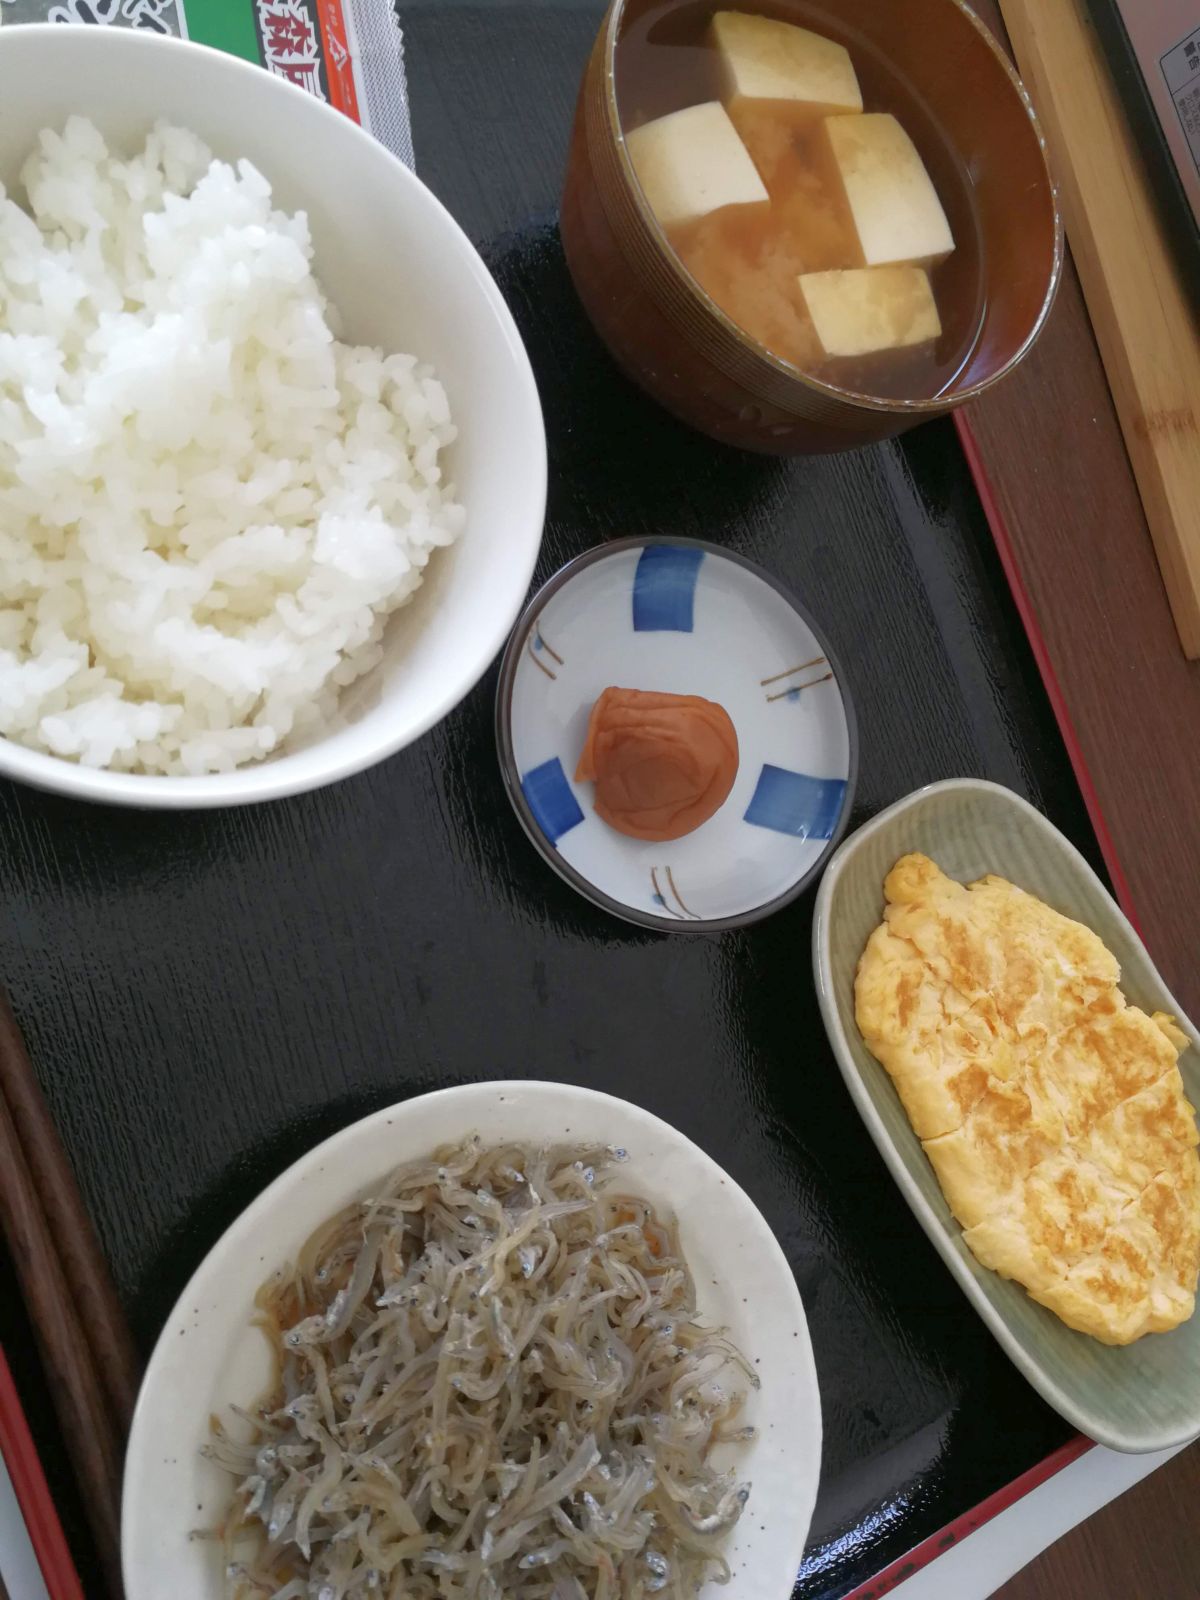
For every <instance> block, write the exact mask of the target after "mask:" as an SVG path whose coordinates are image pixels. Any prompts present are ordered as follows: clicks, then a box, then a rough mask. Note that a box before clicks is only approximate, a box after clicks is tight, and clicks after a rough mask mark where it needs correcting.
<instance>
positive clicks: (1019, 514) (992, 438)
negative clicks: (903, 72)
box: [964, 0, 1200, 1600]
mask: <svg viewBox="0 0 1200 1600" xmlns="http://www.w3.org/2000/svg"><path fill="white" fill-rule="evenodd" d="M975 9H976V10H977V11H978V12H979V14H980V15H981V16H982V17H983V18H984V19H985V21H987V22H988V24H989V25H990V26H991V27H993V28H994V29H995V30H996V32H997V33H998V34H999V35H1000V36H1001V37H1004V32H1003V25H1002V23H1001V20H1000V16H999V11H998V8H997V6H996V5H995V4H994V3H993V0H975ZM964 420H965V422H966V430H965V435H964V442H965V443H966V445H967V447H968V451H969V452H970V451H972V450H973V451H974V453H975V456H976V460H975V465H976V467H977V470H981V471H982V474H983V476H984V478H985V480H986V483H987V485H988V486H989V487H990V490H991V496H992V499H993V501H994V506H993V507H992V510H993V511H994V513H995V520H994V523H993V526H994V528H995V531H996V532H997V534H998V537H999V542H1000V544H1001V551H1002V555H1003V556H1004V557H1005V559H1006V563H1009V564H1010V579H1013V580H1015V583H1014V587H1015V589H1016V592H1017V599H1018V603H1019V604H1020V605H1021V606H1022V609H1023V610H1024V612H1025V614H1026V620H1027V622H1028V623H1030V624H1032V629H1033V632H1034V634H1035V649H1036V650H1037V652H1038V654H1039V658H1040V659H1039V665H1040V666H1041V667H1042V670H1043V675H1044V676H1045V678H1046V680H1047V687H1048V689H1049V691H1050V695H1051V699H1052V701H1053V702H1054V704H1055V711H1056V714H1057V715H1058V716H1059V721H1060V725H1062V727H1063V731H1064V733H1065V734H1066V736H1067V740H1068V743H1069V744H1070V745H1071V746H1072V754H1073V758H1074V759H1075V761H1076V767H1077V771H1078V772H1079V775H1080V779H1081V783H1082V785H1083V787H1084V791H1085V796H1086V797H1087V799H1088V801H1089V808H1090V809H1091V810H1092V816H1093V822H1094V823H1095V825H1096V827H1097V832H1098V833H1099V835H1100V838H1101V843H1102V844H1103V845H1104V846H1105V851H1106V855H1107V857H1108V862H1109V869H1110V872H1111V873H1112V875H1113V878H1114V881H1115V883H1116V885H1117V888H1118V892H1119V893H1120V894H1121V897H1122V899H1123V900H1124V901H1125V903H1126V909H1127V910H1130V911H1131V912H1132V914H1133V916H1134V920H1135V921H1136V922H1137V923H1138V925H1139V927H1140V929H1141V931H1142V933H1143V935H1144V937H1145V939H1146V942H1147V944H1148V946H1149V948H1150V951H1151V954H1152V955H1153V957H1154V959H1155V961H1156V963H1157V964H1158V966H1159V968H1160V969H1161V971H1162V973H1163V975H1164V976H1165V978H1166V980H1167V982H1168V984H1169V985H1170V987H1171V989H1172V990H1173V992H1174V994H1175V995H1176V997H1177V999H1178V1000H1179V1001H1180V1004H1181V1006H1182V1007H1183V1009H1184V1010H1185V1011H1186V1012H1188V1013H1189V1014H1190V1015H1191V1017H1192V1018H1193V1019H1200V966H1198V964H1197V962H1196V959H1195V954H1196V951H1197V949H1198V948H1200V825H1198V821H1200V738H1198V737H1197V730H1198V729H1200V663H1196V662H1188V661H1187V660H1186V659H1185V658H1184V655H1183V652H1182V650H1181V648H1180V645H1179V641H1178V637H1177V635H1176V632H1175V627H1174V624H1173V622H1172V618H1171V612H1170V608H1169V605H1168V602H1167V596H1166V592H1165V590H1164V588H1163V583H1162V578H1161V575H1160V573H1159V569H1158V564H1157V561H1156V559H1155V555H1154V548H1153V545H1152V543H1151V539H1150V533H1149V530H1148V528H1147V525H1146V519H1145V516H1144V515H1143V512H1142V506H1141V501H1140V499H1139V496H1138V491H1137V486H1136V483H1135V481H1134V478H1133V473H1132V470H1131V468H1130V465H1129V459H1128V456H1127V454H1126V451H1125V445H1124V441H1123V438H1122V435H1121V430H1120V425H1119V423H1118V421H1117V417H1116V413H1115V411H1114V409H1113V402H1112V396H1111V394H1110V392H1109V388H1108V383H1107V381H1106V378H1105V374H1104V368H1103V365H1102V363H1101V360H1100V356H1099V352H1098V350H1097V348H1096V343H1095V339H1094V337H1093V333H1092V327H1091V323H1090V320H1089V318H1088V314H1087V308H1086V306H1085V304H1084V300H1083V296H1082V293H1081V290H1080V287H1079V281H1078V278H1077V277H1076V274H1075V270H1074V266H1073V265H1072V264H1071V263H1070V262H1068V269H1067V274H1066V278H1065V281H1064V283H1063V286H1062V290H1061V293H1060V295H1059V299H1058V304H1057V306H1056V307H1055V311H1054V313H1053V315H1052V317H1051V319H1050V322H1049V325H1048V327H1047V329H1046V332H1045V334H1044V335H1043V337H1042V339H1041V341H1040V342H1039V344H1038V346H1037V347H1036V349H1035V350H1034V351H1033V353H1032V354H1031V355H1030V357H1029V359H1028V360H1027V361H1026V362H1025V364H1024V366H1023V367H1022V368H1021V369H1020V370H1019V371H1018V372H1017V373H1016V374H1014V376H1013V378H1012V379H1011V381H1009V382H1007V383H1005V384H1002V385H1001V386H1000V387H999V388H998V389H996V390H995V391H993V392H992V393H991V394H990V395H988V396H987V397H986V398H985V399H984V400H982V401H980V402H979V403H977V404H976V405H975V406H974V407H972V408H971V409H970V411H969V413H968V414H967V415H966V417H965V419H964ZM1163 425H1164V426H1166V425H1168V421H1167V419H1163ZM1169 425H1170V426H1181V425H1186V427H1187V428H1188V429H1189V430H1190V431H1191V432H1192V434H1193V435H1195V434H1196V432H1197V427H1196V417H1195V414H1194V413H1189V414H1188V416H1187V417H1186V418H1185V419H1179V418H1174V419H1171V420H1170V422H1169ZM1196 448H1197V450H1200V437H1198V438H1197V439H1196ZM1196 514H1197V516H1198V517H1200V506H1198V507H1197V508H1196ZM1048 526H1049V527H1058V528H1062V529H1065V530H1071V532H1070V534H1069V535H1068V536H1066V537H1060V538H1056V539H1048V538H1047V537H1046V532H1045V530H1046V529H1047V527H1048ZM1005 546H1007V548H1005ZM1198 1505H1200V1445H1197V1446H1193V1447H1192V1448H1191V1449H1190V1450H1187V1451H1184V1452H1183V1454H1182V1455H1180V1456H1178V1457H1177V1458H1176V1459H1175V1460H1173V1461H1171V1462H1169V1463H1168V1465H1167V1466H1165V1467H1163V1468H1160V1469H1159V1470H1158V1471H1157V1472H1156V1473H1154V1474H1152V1476H1151V1477H1149V1478H1148V1479H1146V1480H1145V1481H1144V1482H1142V1483H1141V1484H1139V1485H1137V1487H1136V1488H1134V1489H1132V1490H1130V1491H1129V1492H1128V1493H1127V1494H1125V1495H1122V1496H1121V1497H1120V1498H1119V1499H1118V1500H1116V1501H1114V1502H1113V1503H1112V1504H1111V1505H1109V1506H1107V1507H1105V1508H1104V1510H1102V1511H1100V1512H1098V1513H1097V1514H1096V1516H1094V1517H1093V1518H1091V1519H1090V1520H1089V1521H1088V1522H1086V1523H1084V1524H1083V1525H1082V1526H1081V1527H1079V1528H1077V1529H1075V1530H1074V1531H1073V1532H1072V1533H1070V1534H1068V1535H1067V1536H1066V1538H1064V1539H1062V1540H1060V1541H1059V1543H1057V1544H1056V1545H1054V1546H1052V1547H1051V1549H1050V1550H1048V1551H1047V1552H1046V1553H1045V1554H1044V1555H1042V1556H1041V1557H1039V1559H1038V1560H1036V1561H1035V1562H1033V1563H1031V1565H1030V1566H1028V1567H1027V1568H1026V1569H1025V1570H1024V1571H1023V1572H1022V1573H1020V1574H1019V1575H1018V1576H1017V1577H1016V1578H1014V1579H1013V1580H1012V1581H1011V1582H1010V1583H1008V1584H1006V1585H1005V1586H1004V1587H1003V1588H1002V1589H1001V1590H999V1591H998V1597H997V1600H1194V1597H1196V1596H1200V1516H1198V1515H1197V1510H1196V1508H1197V1506H1198Z"/></svg>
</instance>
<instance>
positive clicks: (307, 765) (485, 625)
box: [0, 25, 546, 807]
mask: <svg viewBox="0 0 1200 1600" xmlns="http://www.w3.org/2000/svg"><path fill="white" fill-rule="evenodd" d="M0 106H3V108H4V114H3V116H2V117H0V183H3V184H5V185H6V186H8V187H11V186H13V184H14V183H15V179H16V176H17V173H18V170H19V168H20V166H21V164H22V163H23V162H24V160H25V158H26V157H27V156H28V154H29V152H30V150H31V148H32V146H33V143H34V140H35V138H36V135H37V133H38V132H39V131H40V130H41V129H42V128H44V127H48V126H61V125H62V124H63V123H64V122H65V121H66V119H67V117H68V116H70V115H71V114H72V113H78V114H80V115H83V116H86V117H89V118H90V119H91V120H92V121H93V122H95V123H96V125H97V126H98V127H99V128H100V131H101V132H102V133H103V134H104V135H105V137H106V139H108V140H109V142H110V143H112V144H114V145H117V146H127V147H130V148H132V147H134V146H137V145H140V144H141V142H143V141H144V138H145V135H146V133H147V132H148V131H149V129H150V127H151V126H152V124H153V123H154V122H155V121H156V120H158V119H160V118H163V117H165V118H167V119H168V120H170V121H171V122H174V123H178V124H180V125H182V126H184V127H187V128H190V129H192V130H193V131H194V132H195V133H197V134H199V135H200V137H201V138H202V139H204V140H205V141H206V142H207V143H208V144H209V145H210V146H211V147H212V149H213V151H214V153H215V154H216V155H217V156H219V157H222V158H225V159H230V160H236V159H238V158H239V157H246V158H248V159H249V160H250V161H252V162H253V163H254V164H255V165H256V166H257V167H259V168H260V170H261V171H262V172H263V173H264V175H265V176H266V177H267V179H268V180H269V181H270V183H271V185H272V188H273V191H274V202H275V204H276V205H278V206H280V207H282V208H283V209H286V210H301V209H302V210H305V211H307V213H308V215H309V219H310V223H311V227H312V235H313V242H314V247H315V269H316V273H317V277H318V279H319V281H320V283H321V286H322V288H323V289H324V290H325V291H326V293H327V294H328V296H329V297H330V299H331V300H332V302H333V303H334V304H335V305H336V306H337V308H338V310H339V313H340V317H341V322H342V330H341V333H342V337H343V338H346V339H348V340H350V341H353V342H359V343H365V344H373V345H381V346H383V347H384V349H385V350H386V351H403V352H407V353H412V354H415V355H416V356H418V357H419V359H421V360H422V361H428V362H431V363H432V364H433V366H434V368H435V369H436V372H437V375H438V377H439V379H440V380H441V381H442V383H443V384H444V386H445V388H446V391H447V394H448V397H449V400H450V407H451V413H452V416H453V418H454V421H455V423H456V424H457V426H458V429H459V438H458V440H457V441H456V442H455V444H454V445H453V446H452V447H451V449H450V450H449V452H448V453H447V462H448V470H449V474H450V476H451V477H452V478H453V479H454V481H455V483H456V484H457V486H458V492H459V496H460V498H461V499H462V501H463V503H464V504H465V505H466V508H467V524H466V529H465V531H464V532H463V534H462V535H461V536H460V537H459V539H458V540H457V542H456V543H455V544H454V545H453V546H451V547H450V548H449V549H448V550H439V551H437V552H436V553H435V556H434V558H433V559H432V560H431V562H430V571H429V576H428V577H427V579H426V581H425V583H424V585H423V586H422V588H421V590H420V592H419V593H418V595H417V596H416V598H415V599H414V601H413V602H412V603H411V604H410V605H408V606H406V607H404V608H403V609H402V610H401V611H399V612H397V613H396V615H395V616H394V617H393V618H392V619H391V621H390V623H389V626H388V629H387V633H386V635H385V640H384V646H385V655H384V660H383V661H382V663H381V664H380V665H379V666H378V667H376V668H374V669H373V670H372V671H371V672H370V673H368V674H367V675H366V676H365V677H363V678H362V679H360V680H359V682H357V683H356V684H354V685H352V686H351V688H350V689H349V690H348V691H347V692H346V693H345V694H344V695H343V697H342V701H341V704H340V706H339V712H338V718H337V720H336V723H335V724H334V725H333V726H331V727H330V728H329V729H328V730H327V731H326V732H325V733H324V734H323V735H322V736H321V737H320V738H318V739H316V740H314V741H313V742H311V743H309V744H308V745H307V746H304V747H299V748H295V749H288V750H285V751H284V752H283V753H281V754H278V755H276V756H273V757H272V758H270V759H269V760H267V761H264V762H259V763H256V764H252V765H249V766H245V767H241V768H239V769H237V770H236V771H234V772H232V773H229V774H214V775H211V776H205V777H194V778H192V777H150V776H139V775H136V774H128V773H111V772H108V771H105V770H100V769H89V768H84V767H81V766H78V765H76V764H75V763H73V762H70V761H65V760H61V759H59V758H57V757H55V756H51V755H47V754H43V753H41V752H38V751H35V750H30V749H26V748H25V747H24V746H22V745H18V744H16V743H14V742H12V741H10V740H6V739H0V774H2V775H4V776H6V777H10V778H15V779H19V780H20V781H22V782H26V783H30V784H33V785H35V786H37V787H40V788H44V789H52V790H56V791H59V792H61V793H64V794H69V795H74V796H77V797H80V798H85V799H90V800H99V801H106V802H109V803H112V804H119V805H134V806H154V807H197V806H220V805H237V804H243V803H246V802H249V801H256V800H267V799H274V798H277V797H280V796H283V795H288V794H296V793H299V792H302V791H304V790H307V789H314V788H318V787H320V786H321V785H323V784H326V783H330V782H332V781H334V780H335V779H338V778H342V777H346V776H348V775H349V774H350V773H353V772H357V771H360V770H362V769H363V768H364V767H368V766H371V765H373V764H374V763H376V762H378V761H381V760H383V759H384V758H385V757H387V756H389V755H391V754H393V753H394V752H395V751H397V750H400V749H402V748H403V747H404V746H405V745H407V744H409V743H411V742H412V740H414V739H416V738H417V737H419V735H421V734H422V733H424V732H426V731H427V730H428V729H429V728H431V727H433V725H434V724H435V723H436V722H438V721H439V720H440V719H441V718H442V717H444V716H445V715H446V714H447V712H449V711H450V710H452V709H453V707H454V706H455V705H457V704H458V702H459V701H460V700H461V699H462V698H463V696H464V695H465V694H467V692H468V691H469V690H470V689H471V688H472V687H473V686H474V684H475V683H476V682H477V681H478V679H479V678H480V676H481V675H482V674H483V672H484V671H485V669H486V668H487V666H488V664H489V663H490V662H491V660H492V659H493V657H494V656H495V655H496V654H497V652H498V651H499V650H500V648H501V646H502V645H503V643H504V640H505V637H506V636H507V634H508V631H509V629H510V628H511V626H512V624H513V621H514V620H515V618H516V616H517V613H518V611H519V610H520V607H521V603H522V601H523V600H524V598H525V594H526V592H527V590H528V587H529V581H530V577H531V575H532V572H533V566H534V562H535V560H536V558H537V552H538V548H539V545H540V542H541V533H542V521H543V516H544V511H545V495H546V445H545V434H544V430H543V426H542V417H541V407H540V404H539V401H538V396H537V388H536V385H535V383H534V380H533V374H532V372H531V370H530V366H529V361H528V357H527V356H526V354H525V350H524V347H523V345H522V343H521V339H520V335H519V334H518V332H517V329H516V326H515V324H514V323H513V320H512V317H511V315H510V313H509V311H508V308H507V306H506V305H505V303H504V301H503V299H502V297H501V295H500V293H499V290H498V289H497V288H496V285H495V283H494V282H493V280H492V278H491V276H490V274H489V273H488V271H487V268H486V267H485V266H484V265H483V262H482V261H481V260H480V258H479V256H478V254H477V252H476V251H475V249H474V247H473V246H472V245H471V243H470V241H469V240H468V239H467V237H466V235H465V234H464V233H463V232H462V230H461V229H460V228H459V227H458V225H457V223H455V221H454V220H453V218H452V217H451V216H450V215H449V213H448V212H447V211H446V210H445V209H444V207H443V206H442V205H441V203H440V202H439V201H438V200H436V199H435V198H434V196H433V195H432V194H431V193H430V191H429V190H428V189H426V188H425V186H424V185H423V184H422V183H421V182H420V181H419V179H417V178H416V177H414V175H413V174H412V173H411V172H409V171H408V169H407V168H405V167H404V166H403V165H402V163H400V162H399V161H397V160H396V158H395V157H394V156H392V155H390V154H389V152H388V151H387V150H385V149H384V148H383V146H382V145H380V144H379V143H377V142H376V141H375V140H374V139H372V138H371V137H370V136H369V135H368V134H366V133H364V132H363V131H362V129H361V128H359V127H358V126H357V125H356V124H354V123H353V122H351V121H350V120H349V119H348V118H347V117H344V116H342V115H341V113H339V112H336V111H333V110H332V109H331V108H330V107H328V106H326V105H323V104H321V103H320V102H319V101H317V100H315V99H313V98H312V97H311V96H310V95H307V94H305V93H304V92H303V91H302V90H299V89H296V88H294V87H293V86H292V85H290V84H288V83H285V82H283V81H282V80H281V79H279V78H275V77H273V76H271V74H269V73H267V72H264V71H263V70H262V69H261V68H258V67H254V66H251V65H249V64H247V63H245V62H242V61H238V60H236V59H234V58H233V57H231V56H226V55H223V54H221V53H220V52H218V51H215V50H210V49H208V48H206V47H205V46H202V45H196V44H191V43H182V42H180V41H177V40H170V39H161V38H157V37H150V36H146V35H143V34H140V33H135V32H133V31H132V30H128V29H118V28H87V27H84V28H69V27H61V26H51V25H31V26H20V27H13V26H9V27H4V28H2V29H0Z"/></svg>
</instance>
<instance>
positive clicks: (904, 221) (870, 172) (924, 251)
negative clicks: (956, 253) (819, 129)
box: [825, 112, 954, 267]
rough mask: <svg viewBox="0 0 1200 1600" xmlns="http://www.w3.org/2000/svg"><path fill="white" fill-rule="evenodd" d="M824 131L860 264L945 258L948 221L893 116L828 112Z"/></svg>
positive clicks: (930, 262)
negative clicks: (842, 190) (848, 216)
mask: <svg viewBox="0 0 1200 1600" xmlns="http://www.w3.org/2000/svg"><path fill="white" fill-rule="evenodd" d="M825 130H826V133H827V134H828V136H829V144H830V148H831V150H832V153H833V162H834V167H835V168H836V170H837V174H838V177H839V180H840V182H841V184H842V186H843V187H844V189H845V192H846V199H847V201H848V203H849V206H850V214H851V216H852V218H853V220H854V226H855V229H856V231H857V233H858V241H859V244H860V246H861V247H862V257H863V264H864V265H866V266H868V267H877V266H884V265H888V264H890V263H892V262H901V261H905V262H913V263H921V264H923V265H930V266H931V265H933V264H934V263H936V262H938V261H943V260H945V258H946V257H947V256H948V255H949V254H950V252H951V251H952V250H953V249H954V236H953V235H952V234H951V232H950V224H949V223H948V222H947V221H946V213H945V212H944V211H943V210H942V203H941V201H940V200H939V199H938V197H937V190H936V189H935V188H934V187H933V182H932V180H931V179H930V176H929V174H928V172H926V170H925V163H924V162H923V161H922V160H921V157H920V155H919V154H918V152H917V147H916V145H915V144H913V142H912V140H911V139H910V138H909V137H908V134H907V133H905V131H904V129H903V128H902V127H901V126H900V124H899V123H898V122H897V121H896V119H895V117H893V116H890V115H889V114H888V113H886V112H870V113H868V114H867V115H866V116H862V117H829V118H828V119H827V120H826V122H825Z"/></svg>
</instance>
